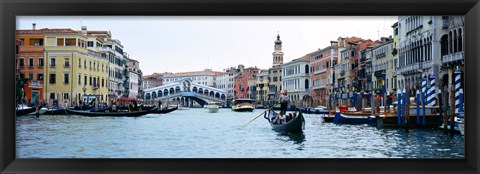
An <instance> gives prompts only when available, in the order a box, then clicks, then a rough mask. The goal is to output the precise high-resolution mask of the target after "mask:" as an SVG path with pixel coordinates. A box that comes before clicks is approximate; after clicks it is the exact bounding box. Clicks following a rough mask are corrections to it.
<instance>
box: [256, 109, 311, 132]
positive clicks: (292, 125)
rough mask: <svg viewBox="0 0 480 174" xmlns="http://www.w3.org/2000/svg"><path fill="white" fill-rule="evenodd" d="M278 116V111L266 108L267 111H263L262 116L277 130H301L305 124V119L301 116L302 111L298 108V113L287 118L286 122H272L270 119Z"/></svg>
mask: <svg viewBox="0 0 480 174" xmlns="http://www.w3.org/2000/svg"><path fill="white" fill-rule="evenodd" d="M277 116H278V113H276V112H275V111H273V110H271V109H270V110H268V112H265V114H264V116H263V117H264V118H265V119H267V120H268V123H269V124H270V126H271V127H272V129H273V130H275V131H279V132H302V131H303V129H304V125H305V119H304V118H303V114H302V111H301V110H300V111H299V112H298V115H297V116H296V117H295V118H292V119H290V120H288V119H287V122H286V123H284V124H277V123H273V122H272V120H273V118H276V117H277Z"/></svg>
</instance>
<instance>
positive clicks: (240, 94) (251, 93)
mask: <svg viewBox="0 0 480 174" xmlns="http://www.w3.org/2000/svg"><path fill="white" fill-rule="evenodd" d="M239 67H240V68H239V69H240V74H239V75H237V76H236V77H234V81H235V83H234V87H235V98H248V99H255V97H256V88H257V87H256V85H255V82H256V78H257V74H258V68H257V67H249V68H244V66H243V65H239Z"/></svg>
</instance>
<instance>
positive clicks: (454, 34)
mask: <svg viewBox="0 0 480 174" xmlns="http://www.w3.org/2000/svg"><path fill="white" fill-rule="evenodd" d="M457 46H458V36H457V30H455V31H453V53H456V52H457V51H458V50H457Z"/></svg>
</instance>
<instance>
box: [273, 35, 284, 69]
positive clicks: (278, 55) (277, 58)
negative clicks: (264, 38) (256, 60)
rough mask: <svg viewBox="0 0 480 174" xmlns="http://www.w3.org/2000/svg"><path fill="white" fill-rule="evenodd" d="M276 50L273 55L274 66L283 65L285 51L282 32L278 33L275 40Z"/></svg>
mask: <svg viewBox="0 0 480 174" xmlns="http://www.w3.org/2000/svg"><path fill="white" fill-rule="evenodd" d="M274 43H275V46H274V52H273V53H272V55H273V66H274V67H276V66H282V64H283V52H282V41H281V40H280V34H278V35H277V40H275V42H274Z"/></svg>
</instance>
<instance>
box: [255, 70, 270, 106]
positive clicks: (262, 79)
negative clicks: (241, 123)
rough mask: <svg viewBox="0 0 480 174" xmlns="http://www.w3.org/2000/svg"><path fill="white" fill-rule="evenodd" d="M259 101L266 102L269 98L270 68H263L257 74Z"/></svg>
mask: <svg viewBox="0 0 480 174" xmlns="http://www.w3.org/2000/svg"><path fill="white" fill-rule="evenodd" d="M256 84H257V96H256V98H257V103H262V104H265V102H266V101H267V100H268V70H265V69H262V70H260V71H259V72H258V75H257V82H256Z"/></svg>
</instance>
